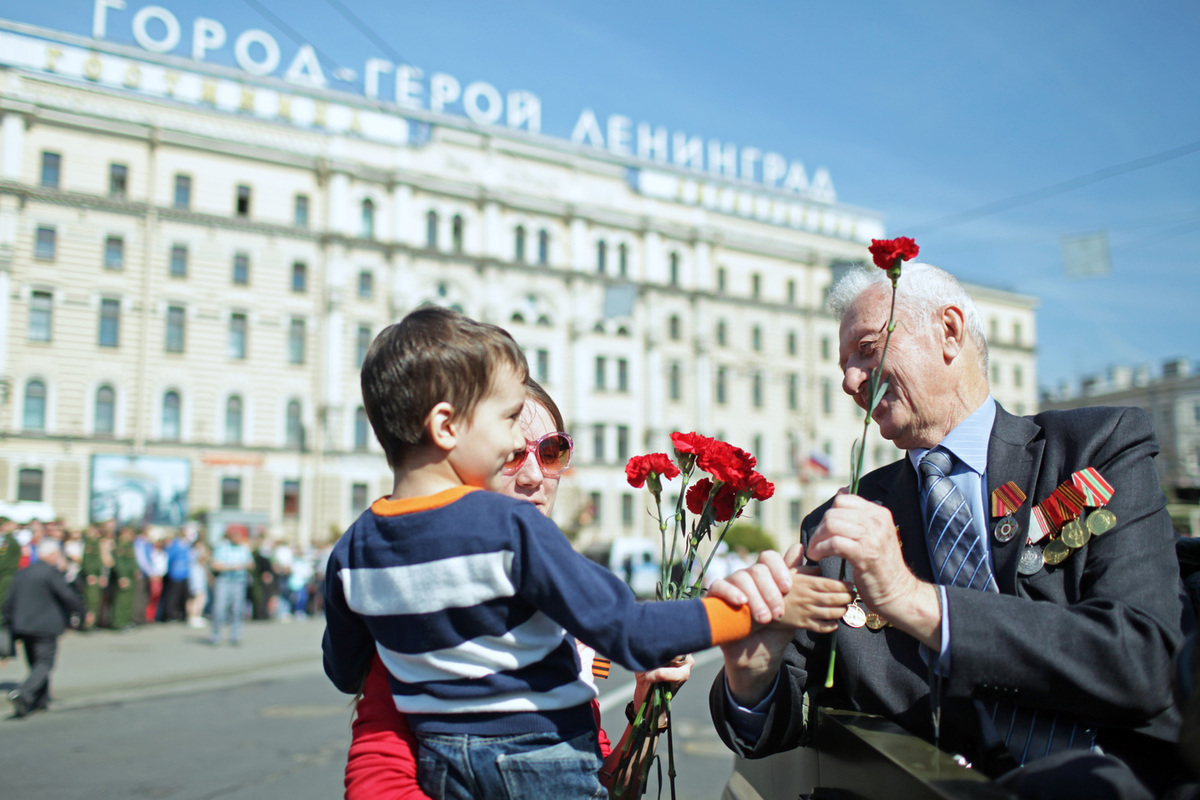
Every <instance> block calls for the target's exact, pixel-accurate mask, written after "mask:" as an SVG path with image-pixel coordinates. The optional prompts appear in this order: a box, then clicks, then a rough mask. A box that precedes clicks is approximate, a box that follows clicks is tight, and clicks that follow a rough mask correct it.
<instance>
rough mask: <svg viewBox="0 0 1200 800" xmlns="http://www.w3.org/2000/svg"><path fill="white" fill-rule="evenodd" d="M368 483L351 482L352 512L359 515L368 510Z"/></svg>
mask: <svg viewBox="0 0 1200 800" xmlns="http://www.w3.org/2000/svg"><path fill="white" fill-rule="evenodd" d="M368 502H369V501H368V495H367V485H366V484H365V483H352V484H350V514H351V515H353V516H358V515H359V514H361V513H362V512H364V511H366V510H367V503H368Z"/></svg>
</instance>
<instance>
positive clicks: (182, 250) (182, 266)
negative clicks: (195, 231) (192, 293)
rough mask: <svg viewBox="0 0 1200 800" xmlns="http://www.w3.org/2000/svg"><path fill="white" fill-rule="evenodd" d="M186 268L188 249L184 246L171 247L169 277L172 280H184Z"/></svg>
mask: <svg viewBox="0 0 1200 800" xmlns="http://www.w3.org/2000/svg"><path fill="white" fill-rule="evenodd" d="M187 267H188V248H187V245H186V244H173V245H171V268H170V273H169V274H170V276H171V277H172V278H186V277H187Z"/></svg>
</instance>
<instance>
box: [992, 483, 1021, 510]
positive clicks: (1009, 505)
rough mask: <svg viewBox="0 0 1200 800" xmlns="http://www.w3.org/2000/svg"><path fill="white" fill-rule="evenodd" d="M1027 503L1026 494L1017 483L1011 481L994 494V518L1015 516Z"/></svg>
mask: <svg viewBox="0 0 1200 800" xmlns="http://www.w3.org/2000/svg"><path fill="white" fill-rule="evenodd" d="M1024 502H1025V493H1024V492H1022V491H1021V487H1020V486H1017V484H1016V481H1009V482H1008V483H1006V484H1004V485H1003V486H1001V487H1000V488H999V489H997V490H995V491H994V492H992V516H993V517H1002V516H1004V515H1005V514H1015V513H1017V509H1018V508H1020V507H1021V504H1022V503H1024Z"/></svg>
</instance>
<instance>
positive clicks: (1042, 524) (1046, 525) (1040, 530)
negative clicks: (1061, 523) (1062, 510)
mask: <svg viewBox="0 0 1200 800" xmlns="http://www.w3.org/2000/svg"><path fill="white" fill-rule="evenodd" d="M1031 516H1032V517H1033V521H1034V522H1036V523H1037V530H1036V531H1030V532H1029V543H1030V544H1034V543H1035V542H1040V541H1041V540H1042V539H1044V538H1046V537H1047V536H1053V535H1054V534H1056V533H1058V528H1055V527H1054V523H1053V522H1051V521H1050V518H1049V517H1048V516H1046V512H1045V511H1044V510H1043V509H1042V506H1041V504H1040V503H1039V504H1038V505H1036V506H1034V507H1033V514H1032V515H1031Z"/></svg>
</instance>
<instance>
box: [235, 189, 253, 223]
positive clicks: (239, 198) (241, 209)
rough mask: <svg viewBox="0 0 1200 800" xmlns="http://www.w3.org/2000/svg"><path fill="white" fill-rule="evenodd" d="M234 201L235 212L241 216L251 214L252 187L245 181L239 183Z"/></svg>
mask: <svg viewBox="0 0 1200 800" xmlns="http://www.w3.org/2000/svg"><path fill="white" fill-rule="evenodd" d="M233 203H234V205H233V209H234V213H236V214H237V215H238V216H239V217H248V216H250V187H249V186H247V185H246V184H244V183H239V184H238V187H237V194H236V196H235V197H234V201H233Z"/></svg>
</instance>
